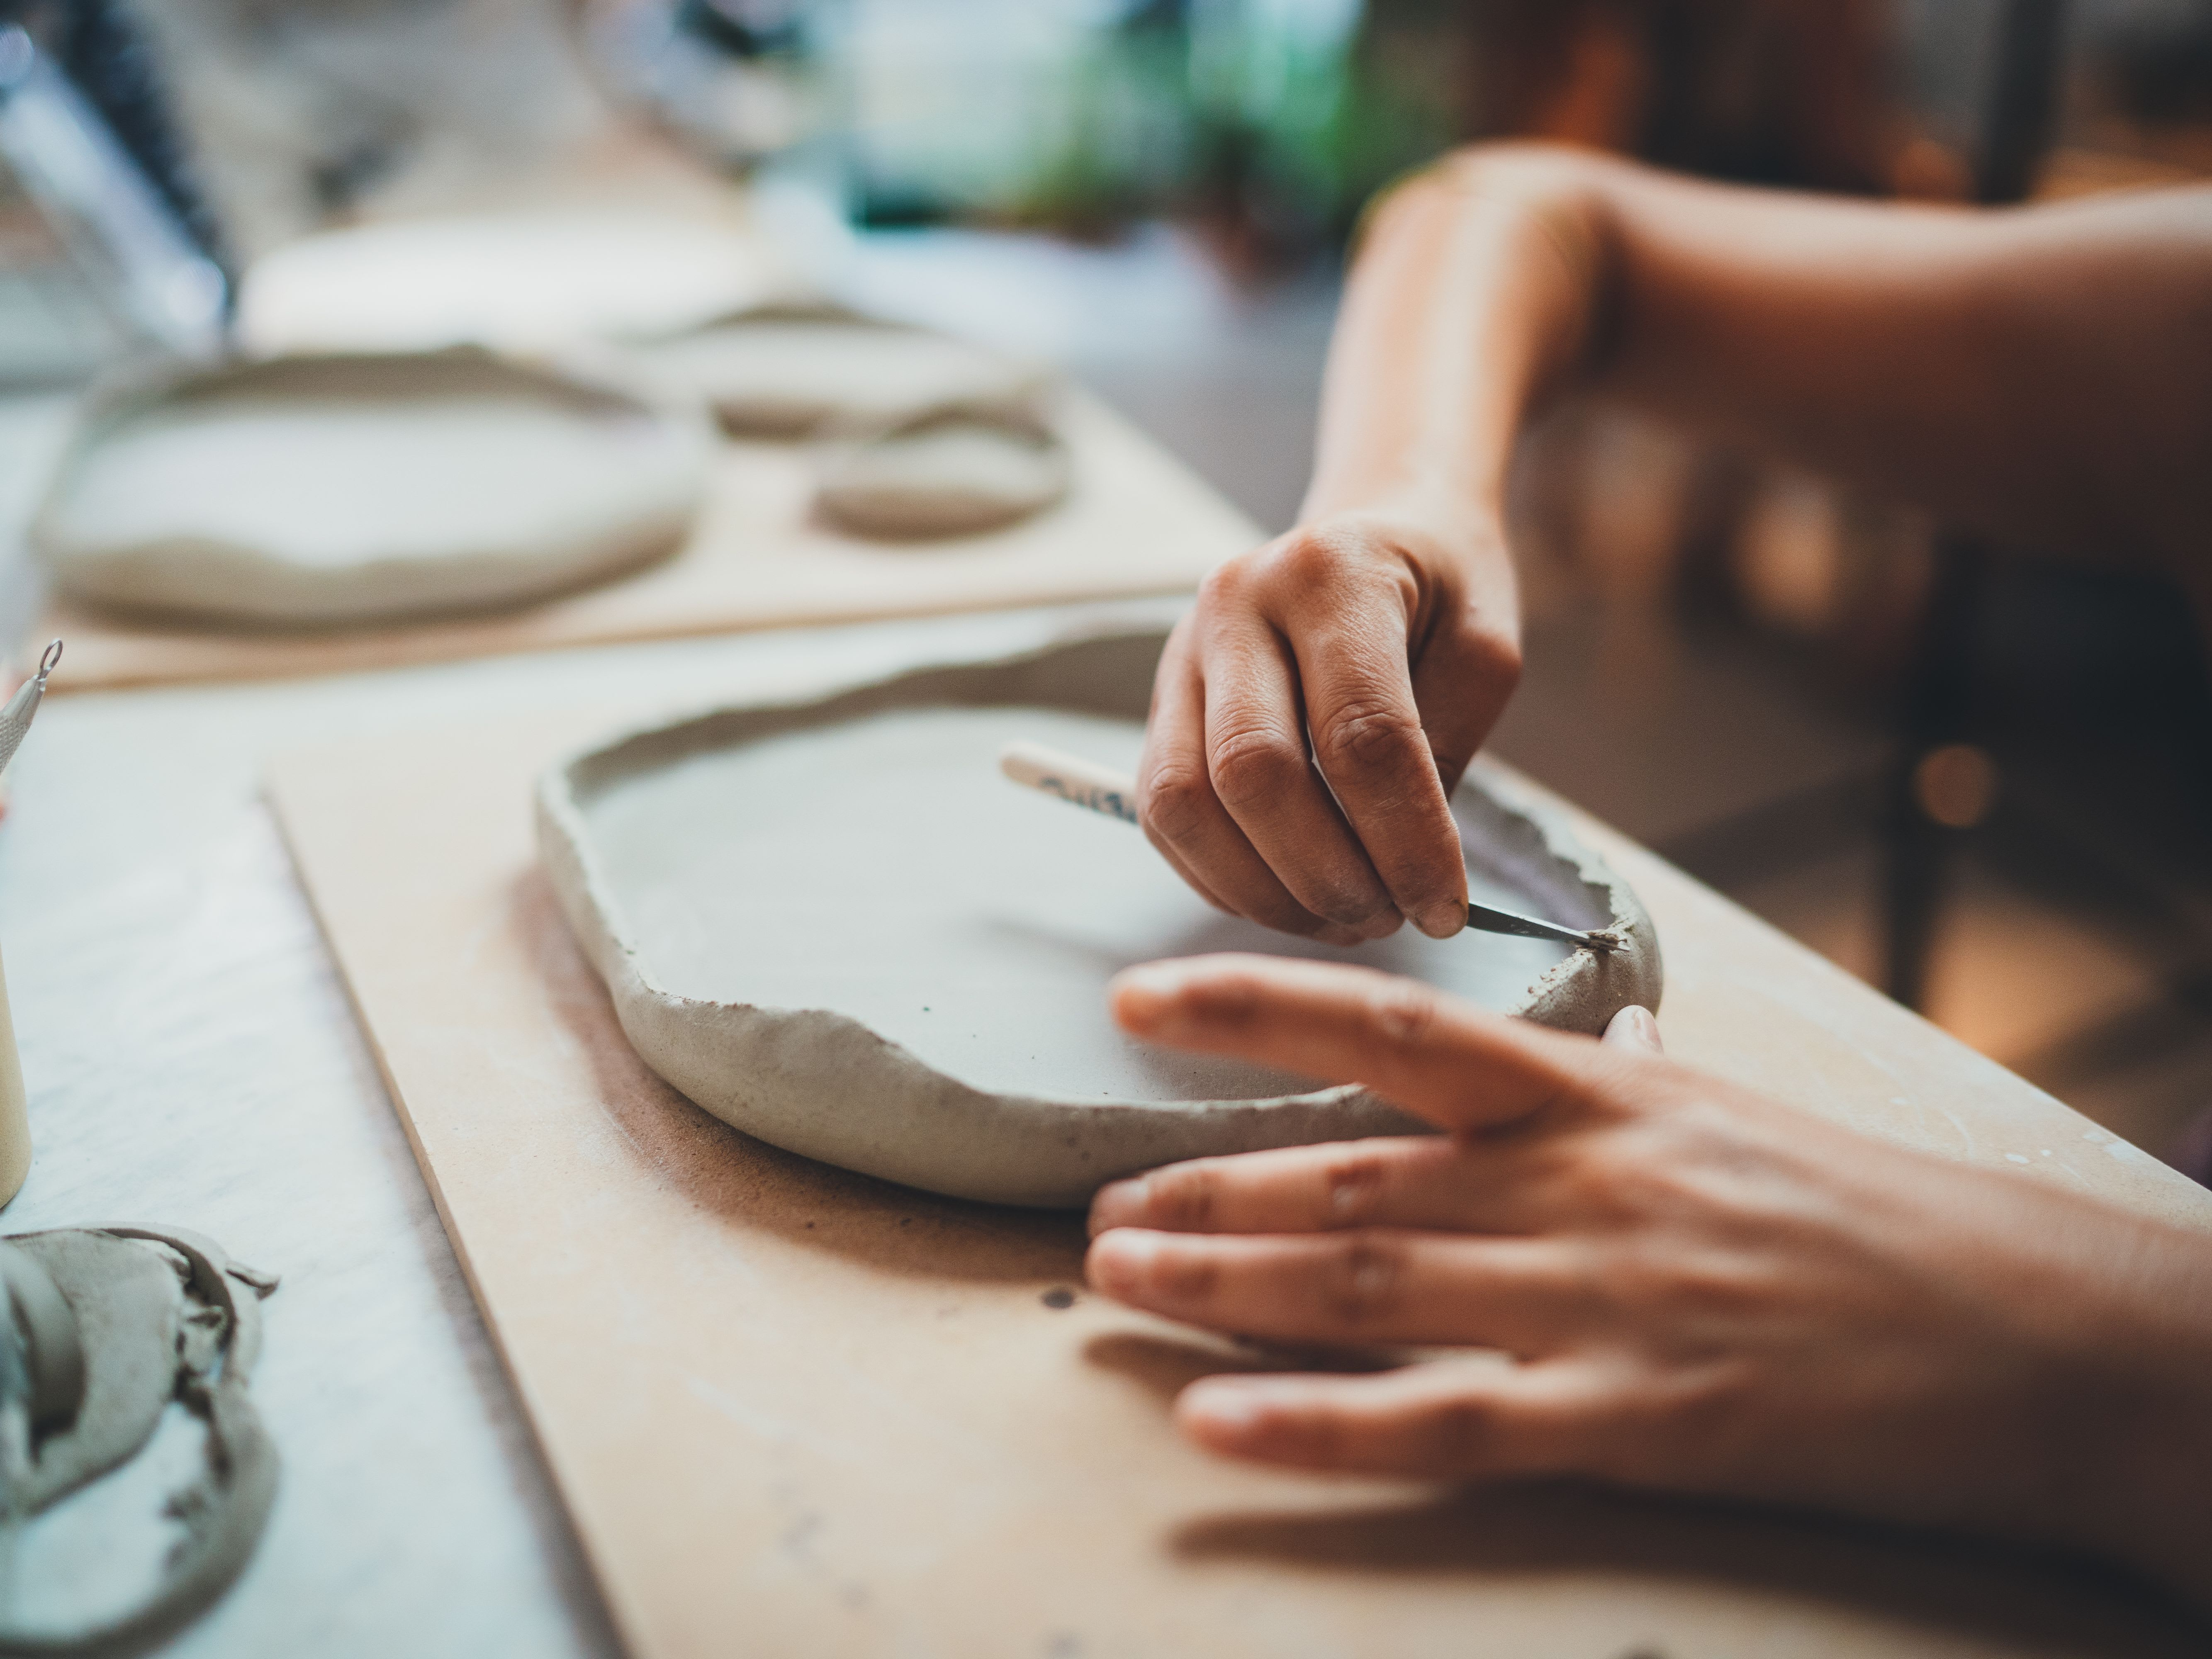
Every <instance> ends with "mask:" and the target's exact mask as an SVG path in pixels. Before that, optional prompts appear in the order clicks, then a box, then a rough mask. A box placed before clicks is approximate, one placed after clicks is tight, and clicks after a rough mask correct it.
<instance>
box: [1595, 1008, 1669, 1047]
mask: <svg viewBox="0 0 2212 1659" xmlns="http://www.w3.org/2000/svg"><path fill="white" fill-rule="evenodd" d="M1605 1040H1606V1041H1607V1042H1610V1043H1613V1044H1614V1045H1615V1046H1616V1047H1619V1048H1642V1049H1644V1050H1646V1051H1648V1052H1649V1053H1651V1054H1663V1053H1665V1052H1666V1050H1665V1047H1664V1045H1663V1044H1662V1042H1660V1040H1659V1022H1658V1021H1657V1020H1656V1019H1654V1018H1652V1017H1651V1011H1650V1009H1648V1008H1639V1007H1638V1006H1636V1005H1635V1004H1633V1003H1631V1004H1630V1005H1629V1006H1627V1007H1626V1008H1624V1009H1622V1010H1621V1011H1620V1012H1619V1013H1617V1014H1615V1015H1614V1016H1613V1018H1612V1019H1611V1020H1610V1021H1609V1022H1607V1025H1606V1028H1605Z"/></svg>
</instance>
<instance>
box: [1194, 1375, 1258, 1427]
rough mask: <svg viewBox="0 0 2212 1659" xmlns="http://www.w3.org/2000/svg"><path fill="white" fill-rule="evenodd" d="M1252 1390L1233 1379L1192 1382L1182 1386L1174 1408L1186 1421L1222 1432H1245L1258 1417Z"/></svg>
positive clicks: (1256, 1401) (1256, 1402)
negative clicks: (1230, 1380)
mask: <svg viewBox="0 0 2212 1659" xmlns="http://www.w3.org/2000/svg"><path fill="white" fill-rule="evenodd" d="M1254 1395H1255V1390H1254V1389H1250V1388H1249V1387H1247V1386H1245V1385H1244V1384H1242V1383H1192V1384H1191V1385H1190V1387H1188V1389H1184V1390H1183V1392H1182V1399H1181V1400H1180V1401H1177V1402H1176V1410H1177V1411H1178V1412H1179V1413H1181V1414H1182V1418H1183V1420H1184V1421H1185V1422H1187V1423H1190V1424H1193V1425H1200V1426H1203V1427H1206V1428H1208V1429H1212V1430H1214V1431H1217V1432H1218V1433H1222V1434H1236V1435H1241V1434H1245V1433H1248V1432H1249V1431H1250V1430H1251V1428H1252V1426H1253V1425H1255V1423H1257V1422H1258V1421H1259V1420H1260V1403H1261V1402H1260V1401H1258V1400H1257V1399H1255V1397H1254Z"/></svg>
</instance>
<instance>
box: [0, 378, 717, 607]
mask: <svg viewBox="0 0 2212 1659" xmlns="http://www.w3.org/2000/svg"><path fill="white" fill-rule="evenodd" d="M410 368H413V369H415V370H416V371H417V372H418V373H419V374H420V375H421V376H422V385H423V386H431V385H434V384H435V385H437V386H447V385H453V384H457V383H459V381H460V380H462V379H463V378H464V377H465V376H467V375H469V374H476V375H478V376H480V377H482V378H483V380H484V382H485V383H486V384H487V385H490V384H493V383H495V382H498V383H504V384H507V385H508V386H520V387H528V388H532V389H535V390H536V391H538V392H539V393H541V394H542V395H544V396H546V397H548V398H554V399H558V400H565V401H567V402H568V403H571V404H576V405H578V406H582V407H591V406H595V405H596V406H600V407H610V406H611V407H618V408H621V409H623V410H629V411H634V412H635V413H636V414H638V415H641V416H645V417H646V418H648V419H651V420H653V421H654V422H658V423H659V425H661V426H662V427H663V428H665V429H666V430H667V431H668V432H669V433H670V434H671V436H672V437H674V438H675V439H677V440H678V441H679V442H684V443H686V444H687V446H688V447H689V448H690V451H691V452H692V453H690V455H689V456H688V457H681V456H679V460H688V462H689V465H690V474H691V480H690V490H689V492H688V494H687V495H686V496H685V497H684V500H683V501H680V502H676V501H671V506H670V507H668V509H667V510H666V511H665V512H663V513H658V514H656V515H654V516H653V517H652V518H648V519H641V520H639V522H638V523H637V524H636V525H635V526H634V527H633V528H631V529H630V530H629V531H628V532H626V533H623V534H620V535H608V536H600V537H596V538H591V539H589V540H584V541H577V542H571V543H566V544H561V545H559V546H557V547H555V548H552V549H551V550H548V549H547V548H546V547H544V546H542V545H541V546H538V547H524V546H513V545H509V546H501V547H483V548H478V549H473V550H468V551H465V552H462V553H459V554H457V555H456V556H454V557H453V559H452V560H450V561H447V562H443V563H441V564H440V565H439V566H437V567H435V570H430V571H426V568H425V567H424V565H423V563H422V561H420V560H414V559H371V560H368V561H365V562H362V563H360V564H358V565H355V566H352V567H349V568H346V569H345V570H343V572H339V573H336V574H332V573H330V572H325V571H319V570H313V569H309V568H304V567H302V566H301V565H299V564H297V563H295V562H293V561H291V560H289V559H285V558H283V557H281V556H277V555H276V554H273V553H270V552H269V551H267V550H265V549H263V548H259V547H254V546H250V545H246V544H241V543H237V542H227V541H220V540H216V539H213V538H205V537H194V536H176V537H172V538H167V539H165V540H162V541H159V542H151V543H142V544H134V545H131V546H127V547H117V546H112V545H109V544H84V543H80V542H78V541H77V540H76V539H75V538H72V537H71V536H70V535H69V534H68V533H67V532H65V531H64V530H63V529H62V528H61V527H60V521H61V507H62V501H63V497H64V495H65V494H66V493H67V489H68V485H69V483H70V477H71V476H72V475H73V473H74V472H75V471H76V468H77V466H78V465H80V464H81V463H82V461H83V459H84V458H85V457H86V456H87V455H88V453H90V452H91V451H92V450H93V449H94V447H96V446H97V445H98V444H99V443H100V441H102V440H103V439H104V438H105V437H106V435H108V434H109V433H110V432H112V431H113V430H114V429H115V428H118V427H119V426H121V425H123V424H125V422H129V421H131V420H132V419H134V418H136V417H137V416H140V415H143V414H144V413H146V412H148V411H149V410H154V409H156V408H158V407H160V406H161V404H166V403H171V402H175V403H180V404H184V403H190V402H191V401H194V400H196V399H198V398H208V399H215V398H222V397H223V396H226V395H229V394H231V393H232V392H243V391H246V390H250V389H251V388H252V387H253V386H254V385H255V383H256V382H257V381H264V380H269V381H274V382H276V387H273V388H272V394H275V393H276V391H277V389H278V388H281V386H282V383H283V379H284V378H285V377H287V376H294V377H304V378H312V377H313V375H315V374H332V375H342V374H347V373H349V372H350V373H353V374H361V373H362V372H364V371H365V372H367V373H368V374H387V375H389V376H391V377H392V379H393V380H395V381H397V380H398V378H399V376H400V375H401V374H404V372H405V371H407V370H408V369H410ZM717 443H718V438H717V436H716V434H715V431H714V424H713V422H712V419H711V417H710V416H708V414H707V412H706V410H705V408H704V407H703V405H698V404H696V403H687V402H685V401H684V400H683V399H680V398H677V397H675V396H674V395H673V394H672V393H671V392H667V391H666V390H665V389H664V388H662V387H660V386H658V385H657V384H655V383H653V382H650V381H649V380H647V378H645V377H642V376H638V375H635V374H629V373H627V372H626V371H624V370H623V369H622V368H618V367H617V365H616V364H615V363H614V362H612V361H611V360H608V359H607V358H605V356H603V355H601V356H579V357H577V358H576V359H575V360H574V361H573V362H562V363H560V364H557V365H546V364H539V363H535V362H523V361H521V360H519V359H514V358H508V357H503V356H498V355H496V354H495V353H492V352H489V351H487V350H485V349H483V348H482V347H480V346H453V347H448V348H447V349H443V350H440V351H430V352H375V353H366V352H364V353H349V352H317V353H308V354H301V355H299V356H283V357H272V358H234V359H230V360H228V361H225V362H219V363H216V364H211V365H210V364H198V363H187V364H175V363H170V364H164V365H161V367H159V368H153V369H145V368H139V369H135V370H126V371H124V372H122V373H119V374H117V375H115V376H113V377H112V378H110V379H109V380H106V381H104V382H102V383H101V384H100V385H99V386H95V387H94V390H93V392H91V393H90V394H88V397H87V398H86V400H85V404H84V406H83V409H82V412H81V413H80V414H79V416H78V417H77V420H76V424H75V426H74V428H73V429H72V430H71V432H70V437H69V439H68V441H67V443H66V444H65V445H64V449H63V452H62V455H61V458H60V459H59V460H58V461H57V462H56V464H55V465H54V468H53V471H52V473H51V474H50V475H49V477H48V481H47V483H46V488H45V489H44V490H43V491H42V492H41V495H40V502H39V506H38V508H37V511H36V512H35V513H33V516H32V520H31V523H30V527H29V531H28V532H27V538H26V539H27V542H28V544H29V546H30V548H31V550H32V551H33V554H34V555H36V556H37V557H38V559H39V561H40V563H41V564H42V565H44V566H45V567H46V570H47V571H48V572H49V574H51V575H52V579H53V581H54V584H55V586H56V587H57V588H58V590H59V591H60V592H64V593H65V594H67V595H69V596H70V598H72V599H78V600H81V601H82V602H83V603H85V604H88V605H96V606H98V607H100V609H101V610H104V611H109V612H111V613H112V614H115V615H117V616H120V617H137V618H142V619H144V620H147V621H150V622H154V623H179V622H183V623H199V624H202V625H209V624H212V625H216V626H220V627H226V628H234V629H317V628H328V629H343V628H349V627H358V626H362V625H365V624H373V623H389V622H394V621H398V620H402V619H407V618H434V619H435V618H437V617H461V616H470V615H479V614H483V613H485V612H496V611H509V610H513V609H516V608H518V607H520V606H522V605H531V604H535V603H538V602H539V601H542V600H544V599H552V598H556V597H557V596H559V595H561V594H563V593H568V592H576V591H578V590H580V589H582V588H586V587H591V586H597V585H598V584H599V583H601V582H604V581H608V580H612V579H614V578H615V577H617V576H621V575H626V574H629V573H630V572H632V571H635V570H638V569H642V568H645V567H646V566H647V565H651V564H654V563H657V562H659V561H660V560H662V559H665V558H666V557H667V556H669V555H670V554H671V553H673V552H675V551H676V550H677V549H678V548H679V547H681V546H682V545H683V544H684V541H685V539H686V538H688V537H689V535H690V531H691V527H692V525H693V524H694V523H695V522H696V519H697V517H698V513H699V508H700V507H701V505H702V503H703V502H704V501H705V499H706V494H707V485H708V474H709V471H710V469H711V467H712V465H713V459H714V451H715V447H716V445H717ZM179 568H183V569H185V570H186V571H188V572H189V573H190V574H189V575H188V577H187V578H186V579H185V585H186V586H213V587H215V588H216V589H219V590H220V591H221V592H223V593H225V594H227V595H231V596H235V595H237V594H240V593H249V592H250V593H252V595H254V596H255V597H254V598H253V599H252V600H250V601H247V600H240V599H236V598H235V597H231V598H227V599H216V600H208V599H202V598H198V597H179V596H178V595H177V594H175V593H169V594H167V595H163V594H159V593H156V594H155V595H154V596H152V597H149V595H148V593H147V592H146V587H147V584H146V583H145V581H144V580H143V576H142V572H143V571H145V570H148V569H151V570H153V571H154V572H155V574H157V575H159V574H162V573H164V572H167V571H173V570H177V569H179ZM426 574H435V575H436V576H437V577H438V578H439V579H440V580H439V581H437V582H435V583H428V582H426V581H425V580H424V578H425V576H426ZM177 580H178V579H177V578H175V577H172V578H171V580H170V583H169V585H170V586H174V585H175V584H176V581H177ZM155 586H161V584H160V583H158V582H157V583H156V584H155ZM395 586H398V587H400V588H403V589H404V588H405V587H407V586H415V587H416V588H417V589H418V590H422V591H420V592H419V594H418V596H413V597H400V598H393V597H392V589H393V588H394V587H395ZM432 587H436V588H438V589H439V591H436V592H430V591H428V589H429V588H432Z"/></svg>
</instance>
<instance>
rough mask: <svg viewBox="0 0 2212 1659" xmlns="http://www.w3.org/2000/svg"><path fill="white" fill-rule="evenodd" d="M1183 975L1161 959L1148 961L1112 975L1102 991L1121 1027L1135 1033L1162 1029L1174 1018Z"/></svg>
mask: <svg viewBox="0 0 2212 1659" xmlns="http://www.w3.org/2000/svg"><path fill="white" fill-rule="evenodd" d="M1183 977H1184V976H1183V973H1182V969H1180V968H1178V967H1176V965H1175V964H1174V963H1165V962H1148V963H1145V964H1144V965H1143V966H1142V967H1138V968H1129V969H1124V970H1122V971H1121V973H1119V974H1116V975H1115V976H1114V981H1113V983H1112V984H1111V985H1109V986H1108V987H1107V990H1106V994H1107V997H1108V1000H1109V1003H1110V1005H1111V1006H1112V1007H1113V1010H1114V1018H1115V1019H1116V1020H1117V1021H1119V1022H1120V1024H1121V1029H1122V1030H1125V1031H1129V1032H1133V1033H1134V1034H1136V1035H1138V1036H1146V1035H1148V1034H1150V1033H1152V1032H1156V1031H1160V1030H1164V1029H1166V1027H1167V1026H1168V1025H1169V1024H1170V1023H1172V1022H1173V1020H1174V1018H1175V1012H1176V997H1177V995H1178V994H1180V993H1181V991H1182V986H1183Z"/></svg>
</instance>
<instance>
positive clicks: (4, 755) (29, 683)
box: [0, 640, 62, 772]
mask: <svg viewBox="0 0 2212 1659" xmlns="http://www.w3.org/2000/svg"><path fill="white" fill-rule="evenodd" d="M61 659H62V642H61V641H59V640H56V641H53V643H52V644H51V645H49V646H47V647H46V653H45V654H44V655H42V656H41V657H40V659H39V671H38V672H37V673H36V674H34V675H33V676H32V677H31V678H29V679H27V680H25V681H24V682H23V684H21V686H20V687H19V688H17V690H16V692H15V696H12V697H10V698H9V700H8V706H7V707H6V708H0V772H4V771H6V770H7V769H8V763H9V761H11V760H13V759H15V750H17V749H18V748H20V747H21V744H22V742H23V735H24V733H25V732H28V731H29V730H30V729H31V717H32V716H33V715H34V714H37V713H38V712H39V702H40V699H41V698H42V697H44V696H46V676H47V675H49V674H51V673H52V672H53V671H54V667H55V665H57V664H58V663H59V662H60V661H61Z"/></svg>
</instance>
